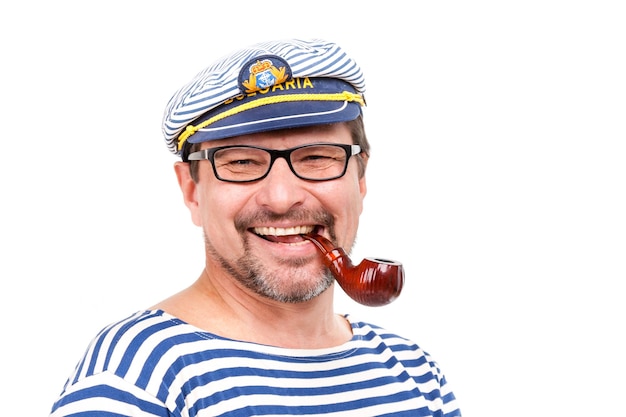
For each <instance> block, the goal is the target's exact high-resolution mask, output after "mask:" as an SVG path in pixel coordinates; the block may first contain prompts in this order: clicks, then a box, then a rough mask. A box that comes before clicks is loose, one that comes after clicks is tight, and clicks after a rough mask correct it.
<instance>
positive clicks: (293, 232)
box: [252, 225, 316, 244]
mask: <svg viewBox="0 0 626 417" xmlns="http://www.w3.org/2000/svg"><path fill="white" fill-rule="evenodd" d="M315 229H316V227H315V226H312V225H307V226H304V225H303V226H293V227H254V228H252V233H254V234H256V235H257V236H259V237H261V238H263V239H265V240H269V241H270V242H276V243H288V244H294V243H304V242H307V240H306V239H303V238H302V237H301V236H300V235H302V234H306V233H311V232H312V231H313V230H315Z"/></svg>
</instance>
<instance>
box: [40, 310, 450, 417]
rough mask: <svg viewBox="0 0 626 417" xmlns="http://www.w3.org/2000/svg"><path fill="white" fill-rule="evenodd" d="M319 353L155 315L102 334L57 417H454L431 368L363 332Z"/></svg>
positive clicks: (389, 340) (410, 349)
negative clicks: (210, 330) (234, 337)
mask: <svg viewBox="0 0 626 417" xmlns="http://www.w3.org/2000/svg"><path fill="white" fill-rule="evenodd" d="M346 318H347V319H348V320H349V321H350V323H351V325H352V331H353V337H352V339H351V340H350V341H349V342H347V343H345V344H343V345H341V346H337V347H333V348H326V349H311V350H306V349H287V348H279V347H273V346H267V345H260V344H256V343H250V342H242V341H237V340H231V339H226V338H223V337H219V336H216V335H214V334H211V333H207V332H205V331H202V330H200V329H198V328H197V327H194V326H192V325H190V324H188V323H185V322H183V321H181V320H180V319H177V318H175V317H173V316H170V315H168V314H167V313H165V312H163V311H161V310H154V311H140V312H138V313H136V314H134V315H132V316H130V317H128V318H126V319H124V320H122V321H120V322H117V323H115V324H112V325H110V326H108V327H106V328H105V329H104V330H102V331H101V332H100V333H99V334H98V335H97V337H96V338H95V339H94V340H93V341H92V343H91V344H90V345H89V348H88V349H87V352H86V353H85V356H84V357H83V358H82V360H81V361H80V362H79V363H78V365H77V367H76V369H75V371H74V373H73V374H72V375H71V376H70V378H69V379H68V381H67V383H66V385H65V387H64V389H63V392H62V394H61V396H60V398H59V399H58V401H57V402H56V403H55V404H54V405H53V408H52V413H51V417H61V416H77V417H78V416H95V415H98V416H146V417H148V416H162V417H165V416H181V417H195V416H199V417H201V416H212V417H215V416H229V417H233V416H245V417H250V416H295V415H297V416H302V415H307V416H322V415H323V416H342V417H346V416H355V417H357V416H358V417H367V416H396V417H397V416H438V417H453V416H455V417H456V416H460V415H461V413H460V411H459V410H458V407H457V404H456V399H455V397H454V394H453V393H452V391H451V390H450V388H449V386H448V385H447V384H446V379H445V377H444V375H443V374H442V372H441V371H440V369H439V367H438V365H437V364H436V363H435V362H434V361H433V360H432V359H431V357H430V356H429V355H428V353H426V352H424V351H423V350H422V349H420V348H419V347H418V346H417V345H415V344H414V343H412V342H410V341H408V340H406V339H404V338H401V337H398V336H396V335H394V334H390V333H388V332H386V331H384V330H383V329H381V328H379V327H376V326H372V325H370V324H367V323H362V322H356V321H354V320H353V319H351V317H350V316H346Z"/></svg>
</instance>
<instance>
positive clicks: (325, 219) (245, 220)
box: [235, 208, 335, 233]
mask: <svg viewBox="0 0 626 417" xmlns="http://www.w3.org/2000/svg"><path fill="white" fill-rule="evenodd" d="M279 221H291V222H294V223H301V224H317V225H322V226H324V227H326V228H328V229H329V230H333V226H334V225H335V220H334V218H333V216H332V215H331V214H330V213H329V212H328V211H326V210H322V209H320V210H309V209H304V208H294V209H290V210H289V211H288V212H286V213H275V212H273V211H270V210H263V209H261V210H258V211H255V212H254V213H242V214H240V215H238V216H237V217H235V228H236V229H237V231H238V232H240V233H243V232H245V231H247V230H248V229H250V228H251V227H252V225H259V224H263V223H272V222H279Z"/></svg>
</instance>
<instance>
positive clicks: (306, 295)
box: [52, 40, 460, 417]
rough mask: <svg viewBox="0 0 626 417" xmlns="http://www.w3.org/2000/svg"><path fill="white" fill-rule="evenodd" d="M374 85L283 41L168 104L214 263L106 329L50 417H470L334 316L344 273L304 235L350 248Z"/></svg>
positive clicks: (363, 331) (402, 359) (403, 346)
mask: <svg viewBox="0 0 626 417" xmlns="http://www.w3.org/2000/svg"><path fill="white" fill-rule="evenodd" d="M364 90H365V84H364V79H363V75H362V72H361V70H360V68H359V67H358V65H357V64H356V63H355V62H354V61H353V60H352V59H351V58H350V57H348V56H347V55H346V54H345V52H344V51H343V50H342V49H341V48H340V47H339V46H337V45H335V44H333V43H329V42H325V41H321V40H311V41H301V40H285V41H277V42H267V43H263V44H259V45H255V46H253V47H250V48H247V49H244V50H241V51H238V52H236V53H234V54H232V55H229V56H227V57H225V58H223V59H221V60H219V61H218V62H216V63H215V64H213V65H212V66H210V67H209V68H207V69H205V70H204V71H202V72H201V73H199V74H198V75H197V76H196V77H195V78H194V79H193V80H192V81H191V82H190V83H189V84H187V85H185V86H184V87H183V88H181V89H180V90H179V91H178V92H177V93H176V94H175V95H174V96H173V97H172V99H171V100H170V102H169V104H168V106H167V108H166V111H165V115H164V121H163V132H164V135H165V139H166V143H167V145H168V147H169V148H170V150H172V151H173V152H174V153H175V154H177V155H180V156H181V157H182V162H177V163H176V164H175V172H176V175H177V178H178V183H179V185H180V188H181V190H182V195H183V198H184V202H185V204H186V205H187V207H188V209H189V211H190V214H191V219H192V221H193V223H194V224H195V225H197V226H199V227H201V228H202V230H203V232H204V243H205V251H206V263H205V268H204V270H203V271H202V272H201V273H200V274H199V277H198V279H197V280H196V281H195V282H194V284H192V285H191V286H190V287H189V288H187V289H185V290H183V291H182V292H180V293H178V294H175V295H173V296H172V297H170V298H168V299H166V300H164V301H162V302H160V303H158V304H157V305H155V306H153V307H152V308H150V309H148V310H143V311H140V312H137V313H136V314H133V315H132V316H130V317H128V318H126V319H124V320H121V321H119V322H117V323H114V324H112V325H110V326H109V327H107V328H105V329H104V330H102V331H101V333H100V334H99V335H98V336H97V337H96V338H95V339H94V341H93V342H92V344H91V345H90V347H89V349H88V351H87V353H86V355H85V357H84V358H83V359H82V360H81V361H80V362H79V364H78V366H77V368H76V371H75V373H74V374H73V375H72V376H70V378H69V380H68V382H67V384H66V386H65V388H64V390H63V393H62V395H61V398H60V399H59V400H58V401H57V402H56V403H55V404H54V406H53V410H52V415H53V416H55V417H56V416H65V415H75V414H76V415H79V414H80V415H128V416H131V415H132V416H135V415H136V416H139V415H141V416H170V415H174V416H196V415H198V416H253V415H272V416H276V415H326V414H330V415H336V416H340V415H341V416H343V415H358V416H360V417H363V416H381V415H389V416H391V415H393V416H404V415H406V416H447V417H450V416H459V415H460V411H459V410H458V407H457V405H456V399H455V397H454V395H453V393H452V391H451V390H450V388H449V386H448V385H447V383H446V380H445V377H444V376H443V374H442V373H441V371H440V370H439V368H438V366H437V364H436V363H435V362H434V361H433V360H432V358H431V357H430V356H429V355H428V354H427V353H425V352H424V351H422V350H421V348H420V347H418V346H417V345H415V344H414V343H412V342H410V341H408V340H406V339H404V338H401V337H399V336H396V335H393V334H390V333H389V332H386V331H384V330H382V329H380V328H378V327H376V326H373V325H370V324H367V323H362V322H359V321H357V320H355V319H353V318H352V317H351V316H347V315H338V314H336V313H335V312H334V310H333V286H334V278H333V276H332V275H331V274H330V273H329V271H328V269H327V268H326V267H325V266H324V264H323V263H322V260H321V256H320V252H319V250H318V249H317V247H316V245H314V244H313V243H311V242H310V241H309V240H307V239H305V238H303V237H302V235H303V234H308V233H316V234H318V235H321V236H323V237H325V238H327V239H329V240H330V241H332V242H333V243H334V244H335V245H336V246H339V247H342V248H348V249H349V248H351V247H352V245H353V243H354V240H355V236H356V233H357V226H358V219H359V215H360V213H361V210H362V207H363V198H364V197H365V194H366V183H365V168H366V165H367V159H368V154H369V144H368V142H367V139H366V137H365V132H364V129H363V120H362V110H361V108H362V106H363V105H364V104H365V101H364V98H363V92H364ZM81 413H82V414H81ZM107 413H108V414H107Z"/></svg>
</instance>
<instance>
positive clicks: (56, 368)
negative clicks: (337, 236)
mask: <svg viewBox="0 0 626 417" xmlns="http://www.w3.org/2000/svg"><path fill="white" fill-rule="evenodd" d="M225 4H228V5H225ZM1 7H2V9H3V10H1V13H0V35H1V41H0V42H1V46H2V62H3V63H2V65H1V71H2V73H1V77H0V86H1V94H2V95H1V98H0V106H1V112H2V119H1V122H2V123H1V124H0V129H1V132H2V135H1V139H2V153H1V163H0V170H1V172H0V174H1V175H0V181H1V187H2V188H1V195H2V216H1V218H0V227H1V231H0V240H1V244H2V248H1V251H0V256H1V258H0V259H1V262H0V278H1V280H0V282H1V284H0V285H1V288H0V309H1V316H2V319H3V320H2V321H3V323H2V330H1V332H2V333H1V334H2V336H1V337H2V342H1V344H2V353H1V354H0V370H1V372H2V375H1V379H2V380H3V387H4V388H3V389H2V393H1V394H0V396H1V397H2V399H3V401H2V415H7V416H16V415H32V416H37V415H39V416H42V415H47V413H48V412H49V409H50V406H51V405H52V402H53V401H54V400H55V398H56V396H57V395H58V394H59V392H60V390H61V387H62V385H63V383H64V382H65V379H66V378H67V376H68V375H69V373H70V372H71V370H72V368H73V366H74V365H75V363H76V361H77V360H78V358H79V356H80V355H81V354H82V353H83V351H84V349H85V347H86V346H87V343H88V341H89V340H90V339H91V337H92V336H93V335H95V333H96V331H97V330H99V329H100V328H101V327H102V326H104V325H106V324H108V323H109V322H111V321H114V320H117V319H119V318H122V317H125V316H126V315H128V314H130V313H132V312H134V311H135V310H137V309H140V308H143V307H145V306H148V305H151V304H152V303H154V302H156V301H158V300H161V299H162V298H164V297H166V296H168V295H170V294H171V293H173V292H175V291H178V290H179V289H182V288H183V287H185V286H187V285H189V284H190V283H191V282H192V281H193V280H194V279H195V278H196V276H197V275H198V274H199V272H200V270H201V267H202V263H203V253H202V240H201V235H200V231H199V230H197V229H196V228H195V227H194V226H192V224H191V221H190V219H189V216H188V213H187V211H186V208H185V207H184V205H183V203H182V199H181V197H180V193H179V191H178V189H177V185H176V181H175V178H174V173H173V169H172V165H173V163H174V161H175V160H176V158H175V157H174V156H173V155H171V154H169V152H168V151H167V149H166V147H165V145H164V144H163V139H162V136H161V132H160V123H161V115H162V111H163V109H164V106H165V103H166V102H167V100H168V99H169V97H170V96H171V94H172V93H173V92H174V91H175V90H176V89H177V88H178V87H179V86H181V85H182V84H184V83H186V82H187V81H188V80H189V79H190V78H191V77H192V76H193V75H195V74H196V73H197V72H198V71H199V70H201V69H202V68H204V67H205V66H206V65H208V64H209V63H211V62H212V61H213V60H214V59H215V58H218V57H220V56H222V55H223V54H225V53H227V52H229V51H230V50H232V49H233V48H238V47H241V46H246V45H248V44H251V43H255V42H257V41H264V40H270V39H274V38H283V37H321V38H327V39H331V40H335V41H337V42H338V43H340V44H341V45H342V46H343V47H344V48H345V49H346V50H347V51H348V52H350V53H351V55H353V57H354V58H355V59H356V60H357V61H358V62H359V63H360V64H361V66H362V67H363V68H364V71H365V74H366V79H367V83H368V91H367V93H366V98H367V101H368V108H367V109H366V124H367V127H368V134H369V138H370V141H371V143H372V148H373V150H372V152H373V155H372V158H371V163H370V166H369V172H368V174H369V175H368V184H369V194H368V196H367V197H366V201H365V212H364V214H363V216H362V219H361V229H360V233H359V240H358V245H357V247H356V249H355V252H354V253H353V256H352V257H353V260H354V261H355V263H356V262H358V261H360V259H361V258H362V257H365V256H375V257H383V258H391V259H396V260H399V261H402V262H403V263H404V265H405V268H406V271H407V283H406V287H405V290H404V292H403V294H402V296H401V298H400V299H399V300H397V301H396V302H395V303H393V304H391V305H389V306H387V307H382V308H375V309H372V308H364V307H361V306H359V305H357V304H356V303H354V302H352V301H350V300H348V299H346V297H345V296H343V294H341V293H340V294H339V295H338V303H337V310H338V311H340V312H352V313H354V314H356V315H359V316H361V318H364V319H366V320H370V321H374V322H376V323H378V324H380V325H383V326H385V327H387V328H389V329H391V330H393V331H396V332H398V333H400V334H402V335H405V336H407V337H410V338H412V339H414V340H415V341H417V342H418V343H419V344H420V345H422V346H423V347H424V348H425V349H426V350H427V351H429V352H430V353H431V354H433V356H434V357H435V359H436V360H437V361H438V362H439V364H440V365H441V366H442V368H443V369H444V371H445V372H446V374H447V377H448V380H449V383H450V384H452V385H453V387H454V390H455V393H456V396H457V398H458V399H459V402H460V404H461V406H462V410H463V412H464V416H466V417H471V416H477V417H478V416H480V417H501V416H507V417H511V416H530V415H532V416H566V415H567V416H583V415H585V416H588V415H594V416H598V415H623V413H624V408H625V407H624V398H625V395H626V394H625V392H626V382H625V376H626V360H625V359H624V352H626V342H625V341H624V339H625V337H624V319H625V317H626V307H625V305H626V303H625V302H624V293H625V291H624V279H625V278H626V260H625V258H626V221H625V215H624V213H626V164H625V162H624V160H625V157H626V151H625V150H624V142H625V140H626V127H625V123H626V120H625V119H626V117H625V115H626V81H625V80H626V76H625V75H626V55H625V54H626V29H625V28H626V25H625V23H624V22H625V21H626V13H625V12H624V8H623V6H622V2H620V1H613V2H611V1H601V0H600V1H524V2H521V1H519V2H502V1H500V2H499V1H484V0H483V1H419V2H405V1H396V0H389V1H385V2H363V1H336V0H333V1H316V2H308V3H306V2H305V3H298V2H252V1H232V2H222V1H220V2H214V1H176V2H174V1H171V2H165V1H149V2H148V1H145V2H139V1H130V0H128V1H107V2H86V1H85V2H80V1H74V2H69V1H62V0H60V1H50V2H46V1H34V2H33V1H21V2H4V3H3V6H1Z"/></svg>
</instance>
